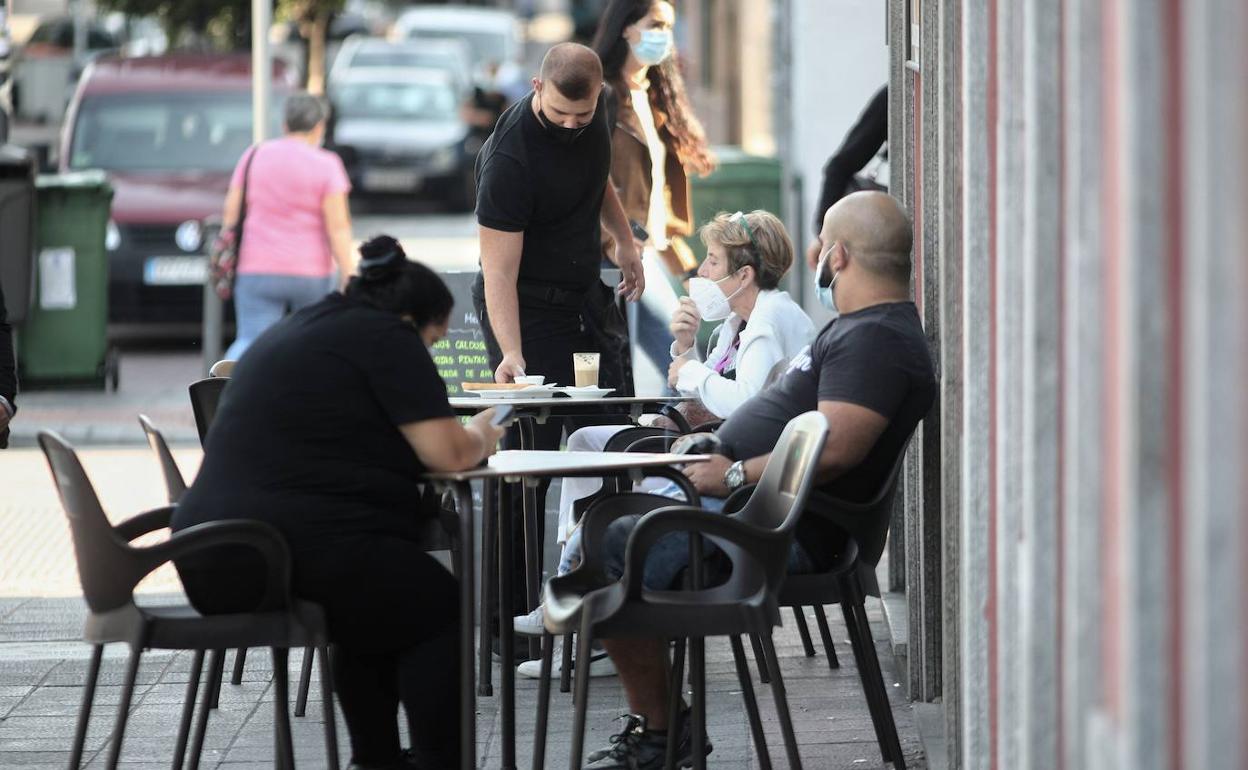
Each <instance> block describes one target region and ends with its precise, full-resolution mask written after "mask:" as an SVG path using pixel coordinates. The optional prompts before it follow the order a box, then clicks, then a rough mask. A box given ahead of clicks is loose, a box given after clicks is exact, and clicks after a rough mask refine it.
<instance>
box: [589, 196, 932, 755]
mask: <svg viewBox="0 0 1248 770" xmlns="http://www.w3.org/2000/svg"><path fill="white" fill-rule="evenodd" d="M820 238H821V240H822V242H823V243H824V244H825V251H824V252H823V254H822V256H821V258H820V260H819V270H818V272H817V273H816V276H817V277H816V282H817V286H818V289H819V291H820V293H822V294H823V295H824V298H823V299H824V302H825V304H828V305H830V306H832V307H834V308H835V309H836V310H838V311H839V316H838V317H837V318H836V319H834V320H833V321H831V322H830V323H829V324H828V325H827V326H825V327H824V328H823V329H822V330H821V331H820V332H819V335H818V336H817V337H816V338H815V341H814V343H813V344H812V345H811V347H810V349H809V350H808V351H804V352H803V353H801V354H799V355H798V356H797V357H796V358H795V359H793V360H792V361H791V362H790V364H789V369H788V371H787V372H786V373H785V374H784V375H783V376H782V377H781V378H780V379H779V380H778V381H777V382H776V383H775V384H773V385H772V386H771V387H769V388H768V389H766V390H764V391H763V392H762V393H760V394H758V395H757V396H755V397H754V398H752V399H750V400H749V401H747V402H745V403H744V404H743V405H742V406H741V407H740V408H738V409H737V411H735V412H733V414H732V416H731V417H729V418H728V419H727V420H726V421H725V422H724V424H723V426H721V427H720V429H719V430H718V431H717V433H716V436H717V437H718V438H719V441H720V444H721V447H722V451H723V452H724V454H718V455H715V456H714V458H713V459H712V460H711V461H710V462H707V463H700V464H697V465H691V466H689V467H688V468H686V470H685V475H686V476H688V477H689V478H690V479H691V480H692V481H693V483H694V485H695V486H696V487H697V488H698V491H699V492H701V493H702V495H703V499H702V502H703V506H704V507H707V508H710V509H718V508H719V507H721V506H722V498H724V497H726V496H727V495H728V494H730V493H731V492H732V491H733V490H734V489H736V488H738V487H741V486H743V485H745V484H753V483H756V482H757V481H758V480H759V478H760V477H761V476H762V472H763V468H764V466H765V465H766V464H767V459H768V457H769V454H770V452H771V449H772V447H774V446H775V445H776V442H777V440H778V439H779V437H780V433H781V432H782V431H783V430H784V427H785V425H786V424H787V423H788V422H789V420H791V419H793V418H794V417H796V416H798V415H799V414H803V413H805V412H808V411H811V410H815V409H817V410H818V411H819V412H821V413H822V414H823V415H824V417H826V418H827V420H828V427H829V432H828V438H827V442H826V443H825V444H824V447H823V453H822V455H821V457H820V459H819V471H818V476H817V478H816V487H815V491H814V492H812V502H811V505H810V506H808V510H817V509H818V499H819V497H820V496H821V495H831V496H833V497H835V498H838V499H843V500H851V501H863V502H865V501H867V500H869V499H871V498H872V497H874V496H875V494H876V493H877V492H878V491H879V490H880V488H881V487H882V486H883V484H884V483H885V481H886V480H887V478H888V474H889V471H890V470H891V469H892V467H893V464H894V463H895V462H896V460H897V458H898V457H899V456H900V453H901V452H903V451H904V450H905V446H906V443H907V442H908V441H909V439H910V435H911V434H912V433H913V432H914V429H915V427H916V426H917V425H918V424H919V421H920V420H922V419H923V417H924V416H925V415H926V414H927V413H928V411H929V410H930V409H931V407H932V402H933V401H934V400H935V396H936V379H935V375H934V374H933V369H932V359H931V356H930V354H929V352H928V346H927V339H926V338H925V337H924V335H923V326H922V323H921V322H920V320H919V313H918V310H917V309H916V308H915V305H914V303H913V302H911V301H910V273H911V262H910V246H911V224H910V219H909V217H908V216H907V215H906V212H905V211H904V210H903V209H902V208H901V206H900V205H899V204H898V203H897V201H896V200H894V199H893V198H891V197H890V196H888V195H887V194H885V193H876V192H861V193H854V194H853V195H849V196H846V197H845V198H842V199H841V200H840V201H839V202H838V203H837V204H836V205H834V206H833V207H832V208H830V209H829V210H828V212H827V215H826V216H825V218H824V222H823V229H822V231H821V233H820ZM607 504H608V503H604V505H607ZM662 504H663V503H661V502H660V503H658V504H656V507H658V506H659V505H662ZM638 518H639V517H628V518H623V519H620V520H618V521H616V522H614V523H613V524H612V525H611V526H610V527H609V528H608V530H607V532H606V535H605V537H604V539H603V544H602V548H603V551H604V555H605V556H606V559H607V571H608V573H613V574H614V575H615V576H618V575H619V574H621V573H622V571H623V564H624V548H625V545H626V544H627V542H628V535H629V533H630V532H631V530H632V528H633V527H634V526H636V522H637V520H638ZM871 524H872V522H855V523H853V524H852V525H848V526H852V527H853V531H852V532H847V531H846V530H845V529H842V528H841V526H839V525H838V524H834V523H832V522H831V521H829V520H827V519H823V518H819V517H818V516H814V515H809V514H807V515H805V516H804V517H803V518H802V520H801V522H800V523H799V526H798V531H797V542H796V543H795V544H794V548H793V552H792V553H791V555H790V559H789V568H790V570H791V571H794V572H815V571H822V570H826V569H828V568H829V567H830V566H831V564H832V563H833V562H834V560H835V556H836V554H837V553H838V552H839V551H840V549H841V548H842V547H843V546H844V544H845V542H846V538H847V535H848V534H856V533H858V532H868V531H871V529H872V527H871ZM859 527H861V529H859ZM708 550H714V549H713V546H712V547H711V548H710V549H708ZM687 564H688V547H687V545H686V541H684V540H683V539H680V537H678V536H673V537H669V538H666V539H665V540H663V541H661V542H660V543H658V544H657V545H656V546H655V547H654V548H652V549H651V550H650V552H649V555H648V557H647V560H646V569H645V576H644V583H645V585H646V587H647V588H649V589H651V590H664V589H668V588H671V587H673V585H672V584H673V582H674V581H675V579H676V578H677V576H678V575H679V574H680V572H681V571H682V570H683V569H684V568H685V567H686V566H687ZM603 643H604V645H605V646H606V648H607V651H608V653H609V654H610V655H611V659H612V660H613V661H614V663H615V665H616V668H617V669H618V670H619V673H620V680H621V682H622V683H623V685H624V690H625V693H626V694H627V696H628V701H629V705H630V707H631V710H632V711H633V713H634V716H633V718H632V719H630V720H629V722H628V723H627V725H626V727H625V732H624V733H623V734H622V735H620V736H617V738H616V739H615V740H613V742H612V745H611V746H610V747H609V748H607V749H604V750H602V751H599V752H595V753H594V754H591V755H590V758H591V763H590V764H589V765H586V768H587V770H589V768H593V770H605V769H606V768H630V770H635V769H638V768H651V767H655V768H657V767H662V765H663V756H664V750H665V748H666V745H667V734H666V732H664V731H665V730H666V728H667V726H668V710H667V702H668V700H667V699H668V694H667V642H666V640H658V639H656V640H652V641H651V640H636V639H618V640H609V639H608V640H603ZM677 725H678V731H679V732H678V736H677V740H678V741H679V744H678V748H677V757H679V758H680V759H681V760H686V759H689V758H691V757H692V747H691V746H690V739H689V730H688V718H687V713H686V711H685V710H683V709H682V712H681V714H680V715H678V720H677ZM704 751H706V752H708V753H709V751H710V747H709V746H707V747H706V748H705V749H704Z"/></svg>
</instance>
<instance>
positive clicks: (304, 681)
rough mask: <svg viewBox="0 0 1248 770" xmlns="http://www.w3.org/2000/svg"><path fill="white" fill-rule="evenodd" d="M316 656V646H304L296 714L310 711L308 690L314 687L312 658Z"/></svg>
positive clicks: (299, 715)
mask: <svg viewBox="0 0 1248 770" xmlns="http://www.w3.org/2000/svg"><path fill="white" fill-rule="evenodd" d="M314 657H316V648H315V647H311V646H309V647H304V648H303V666H302V668H300V670H299V694H298V695H296V696H295V716H297V717H301V716H303V715H304V714H306V713H308V690H309V689H310V688H311V687H312V659H313V658H314Z"/></svg>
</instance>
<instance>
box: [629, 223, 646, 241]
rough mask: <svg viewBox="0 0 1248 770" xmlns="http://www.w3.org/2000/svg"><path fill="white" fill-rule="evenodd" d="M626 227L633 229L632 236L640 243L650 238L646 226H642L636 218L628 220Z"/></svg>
mask: <svg viewBox="0 0 1248 770" xmlns="http://www.w3.org/2000/svg"><path fill="white" fill-rule="evenodd" d="M628 227H629V229H631V230H632V231H633V237H634V238H636V239H637V240H639V241H641V242H642V243H645V242H646V241H648V240H650V233H648V232H646V228H644V227H642V226H641V225H640V224H639V223H638V222H637V220H635V219H630V220H628Z"/></svg>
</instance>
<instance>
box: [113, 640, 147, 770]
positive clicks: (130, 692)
mask: <svg viewBox="0 0 1248 770" xmlns="http://www.w3.org/2000/svg"><path fill="white" fill-rule="evenodd" d="M142 654H143V642H142V641H136V642H134V643H133V644H132V645H131V647H130V660H129V661H127V662H126V681H125V682H123V683H122V687H121V701H120V702H119V703H118V704H117V724H115V725H113V742H112V745H111V746H110V747H109V749H108V765H107V766H108V770H116V767H117V761H118V760H119V759H121V744H122V741H123V740H125V737H126V720H127V718H128V717H129V716H130V701H131V700H132V699H133V698H134V680H135V679H136V678H137V677H138V675H139V657H140V656H141V655H142Z"/></svg>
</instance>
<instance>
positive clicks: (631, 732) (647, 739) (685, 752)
mask: <svg viewBox="0 0 1248 770" xmlns="http://www.w3.org/2000/svg"><path fill="white" fill-rule="evenodd" d="M689 717H690V713H689V709H687V708H686V709H685V710H684V711H682V712H681V713H680V743H679V744H678V745H677V747H676V766H677V767H693V736H692V735H691V732H692V728H691V727H690V722H691V720H690V718H689ZM620 718H621V719H623V720H625V722H624V729H623V730H621V731H620V732H618V733H616V734H615V735H612V736H611V745H610V746H608V747H606V748H602V749H598V750H596V751H591V752H590V753H589V756H588V757H586V761H587V762H589V764H587V765H585V770H611V768H621V769H622V770H649V768H661V767H663V760H664V755H665V754H666V753H667V734H666V733H656V732H651V731H649V730H646V718H645V717H642V716H638V715H636V714H626V715H625V716H622V717H620ZM656 746H657V748H658V753H657V759H655V758H654V748H655V747H656ZM712 749H713V747H712V746H711V740H710V738H707V739H706V747H705V750H704V754H703V756H709V755H710V753H711V751H712Z"/></svg>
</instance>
